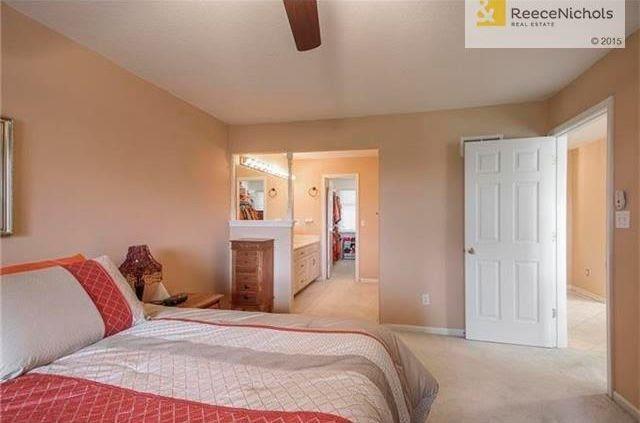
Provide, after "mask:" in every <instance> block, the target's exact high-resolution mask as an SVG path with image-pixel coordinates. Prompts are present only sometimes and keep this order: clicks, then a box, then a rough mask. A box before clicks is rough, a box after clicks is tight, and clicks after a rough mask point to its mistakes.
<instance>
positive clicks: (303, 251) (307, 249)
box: [293, 242, 320, 295]
mask: <svg viewBox="0 0 640 423" xmlns="http://www.w3.org/2000/svg"><path fill="white" fill-rule="evenodd" d="M293 275H294V276H293V293H294V295H295V294H297V293H298V292H300V291H301V290H302V289H303V288H304V287H305V286H307V285H309V284H310V283H311V282H313V281H314V280H316V279H318V277H319V276H320V243H318V242H315V243H313V244H309V245H305V246H303V247H299V248H296V249H295V250H293Z"/></svg>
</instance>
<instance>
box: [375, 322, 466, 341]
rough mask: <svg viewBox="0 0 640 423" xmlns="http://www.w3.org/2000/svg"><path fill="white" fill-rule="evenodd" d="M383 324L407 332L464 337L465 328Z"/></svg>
mask: <svg viewBox="0 0 640 423" xmlns="http://www.w3.org/2000/svg"><path fill="white" fill-rule="evenodd" d="M383 326H386V327H388V328H389V329H395V330H399V331H405V332H416V333H426V334H429V335H443V336H453V337H456V338H464V329H455V328H435V327H431V326H416V325H398V324H394V323H385V324H384V325H383Z"/></svg>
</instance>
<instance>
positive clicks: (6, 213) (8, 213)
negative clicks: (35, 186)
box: [0, 117, 13, 236]
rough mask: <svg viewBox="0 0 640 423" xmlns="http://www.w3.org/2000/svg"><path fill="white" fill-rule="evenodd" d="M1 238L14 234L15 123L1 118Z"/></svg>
mask: <svg viewBox="0 0 640 423" xmlns="http://www.w3.org/2000/svg"><path fill="white" fill-rule="evenodd" d="M0 137H2V139H0V236H7V235H11V234H12V233H13V121H12V120H11V119H7V118H4V117H3V118H0Z"/></svg>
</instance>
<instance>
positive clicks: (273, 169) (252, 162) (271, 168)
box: [240, 156, 289, 179]
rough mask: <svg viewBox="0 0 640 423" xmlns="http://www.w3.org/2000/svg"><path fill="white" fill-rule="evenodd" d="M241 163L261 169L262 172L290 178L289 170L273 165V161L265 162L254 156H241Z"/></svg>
mask: <svg viewBox="0 0 640 423" xmlns="http://www.w3.org/2000/svg"><path fill="white" fill-rule="evenodd" d="M240 164H241V165H242V166H246V167H248V168H251V169H255V170H259V171H260V172H264V173H268V174H270V175H274V176H277V177H279V178H284V179H288V178H289V172H287V171H286V170H282V169H281V168H279V167H278V166H275V165H272V164H271V163H267V162H263V161H262V160H259V159H256V158H253V157H248V156H241V157H240Z"/></svg>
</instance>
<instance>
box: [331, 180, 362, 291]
mask: <svg viewBox="0 0 640 423" xmlns="http://www.w3.org/2000/svg"><path fill="white" fill-rule="evenodd" d="M322 182H323V184H322V185H323V204H324V206H323V209H324V210H325V213H324V216H323V222H322V227H323V231H322V233H323V245H324V246H325V247H324V254H323V258H322V264H323V270H324V271H323V277H324V279H326V280H331V279H334V280H345V281H358V280H359V279H360V277H359V273H360V272H359V268H360V260H359V258H360V248H359V244H360V236H359V235H360V234H359V229H358V226H359V225H358V224H357V222H358V221H359V212H360V210H359V201H358V200H359V197H358V175H357V174H342V175H323V178H322Z"/></svg>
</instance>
